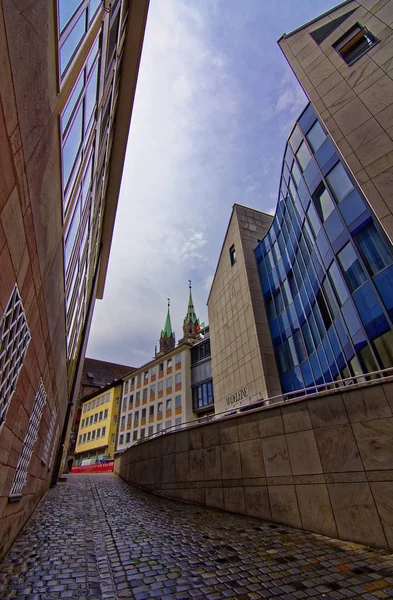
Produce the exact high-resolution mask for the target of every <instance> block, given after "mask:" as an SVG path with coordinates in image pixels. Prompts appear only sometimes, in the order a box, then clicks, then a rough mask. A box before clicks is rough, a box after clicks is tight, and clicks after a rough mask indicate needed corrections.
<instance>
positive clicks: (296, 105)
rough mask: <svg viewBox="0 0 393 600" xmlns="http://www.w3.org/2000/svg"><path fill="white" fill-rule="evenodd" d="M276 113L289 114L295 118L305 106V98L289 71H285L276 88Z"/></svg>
mask: <svg viewBox="0 0 393 600" xmlns="http://www.w3.org/2000/svg"><path fill="white" fill-rule="evenodd" d="M277 94H278V97H277V100H276V105H275V111H276V113H282V112H284V111H285V112H290V113H294V114H295V116H297V113H299V112H300V111H301V110H302V109H303V108H304V107H305V105H306V97H305V95H304V92H303V90H302V88H301V86H300V85H299V83H298V82H297V80H296V78H295V76H294V75H293V73H292V72H291V71H290V70H287V71H286V73H285V75H284V77H283V78H282V80H281V82H280V85H279V86H278V88H277Z"/></svg>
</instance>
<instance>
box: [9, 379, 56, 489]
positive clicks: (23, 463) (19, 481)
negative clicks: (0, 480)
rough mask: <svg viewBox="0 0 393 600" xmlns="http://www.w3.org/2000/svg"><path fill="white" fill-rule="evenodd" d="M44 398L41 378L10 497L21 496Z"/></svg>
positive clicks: (44, 401)
mask: <svg viewBox="0 0 393 600" xmlns="http://www.w3.org/2000/svg"><path fill="white" fill-rule="evenodd" d="M46 398H47V396H46V391H45V388H44V384H43V381H42V379H41V381H40V384H39V386H38V392H37V394H36V397H35V402H34V407H33V412H32V413H31V416H30V421H29V426H28V428H27V432H26V436H25V439H24V442H23V447H22V452H21V455H20V457H19V461H18V465H17V467H16V471H15V476H14V481H13V483H12V487H11V491H10V493H9V497H10V498H18V497H19V496H21V495H22V490H23V488H24V486H25V485H26V481H27V475H28V473H29V466H30V461H31V456H32V454H33V448H34V444H35V443H36V440H37V436H38V428H39V426H40V422H41V417H42V413H43V411H44V408H45V404H46Z"/></svg>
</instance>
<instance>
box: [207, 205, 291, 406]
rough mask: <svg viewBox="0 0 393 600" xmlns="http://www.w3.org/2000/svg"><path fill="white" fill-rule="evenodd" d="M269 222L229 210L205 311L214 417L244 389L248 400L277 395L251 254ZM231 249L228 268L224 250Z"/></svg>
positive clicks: (254, 214) (249, 213) (265, 217)
mask: <svg viewBox="0 0 393 600" xmlns="http://www.w3.org/2000/svg"><path fill="white" fill-rule="evenodd" d="M272 220H273V217H271V216H270V215H267V214H265V213H261V212H260V211H256V210H253V209H251V208H247V207H245V206H240V205H237V204H235V205H234V207H233V211H232V215H231V219H230V222H229V225H228V230H227V233H226V236H225V240H224V243H223V247H222V250H221V255H220V258H219V261H218V265H217V270H216V273H215V276H214V280H213V284H212V287H211V291H210V295H209V299H208V309H209V326H210V344H211V353H212V370H213V382H214V405H215V410H216V412H220V411H223V410H226V409H227V408H228V406H229V405H228V403H227V400H226V398H227V397H232V395H233V394H235V393H236V392H237V391H239V390H241V389H243V388H244V387H246V388H247V393H248V396H249V398H252V397H254V399H255V395H256V394H258V393H261V394H262V396H263V398H267V397H271V396H274V395H276V394H280V393H281V387H280V381H279V378H278V373H277V365H276V361H275V357H274V351H273V345H272V340H271V337H270V331H269V326H268V322H267V316H266V311H265V304H264V300H263V296H262V290H261V284H260V281H259V277H258V270H257V263H256V260H255V255H254V249H255V247H256V246H257V244H258V238H259V239H262V238H264V237H265V235H266V233H267V232H268V230H269V227H270V225H271V223H272ZM232 245H234V246H235V250H236V262H235V264H234V265H231V260H230V255H229V249H230V248H231V246H232Z"/></svg>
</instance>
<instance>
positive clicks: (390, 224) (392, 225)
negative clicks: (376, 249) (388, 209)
mask: <svg viewBox="0 0 393 600" xmlns="http://www.w3.org/2000/svg"><path fill="white" fill-rule="evenodd" d="M381 224H382V227H383V228H384V230H385V233H386V235H387V236H388V237H389V238H390V240H391V242H392V243H393V215H388V216H387V217H384V218H383V219H381Z"/></svg>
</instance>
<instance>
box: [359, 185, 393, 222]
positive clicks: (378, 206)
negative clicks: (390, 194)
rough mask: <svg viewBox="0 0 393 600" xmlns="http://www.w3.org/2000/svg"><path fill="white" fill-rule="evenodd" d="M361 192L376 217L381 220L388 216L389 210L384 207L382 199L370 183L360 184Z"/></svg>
mask: <svg viewBox="0 0 393 600" xmlns="http://www.w3.org/2000/svg"><path fill="white" fill-rule="evenodd" d="M362 191H363V193H364V195H365V196H366V198H367V200H368V201H369V203H370V205H371V207H372V208H373V210H374V211H375V214H376V215H377V217H379V218H380V219H382V218H383V217H386V216H387V215H388V214H390V209H389V208H388V206H387V205H386V203H385V201H384V199H383V198H382V196H381V194H380V193H379V192H378V190H377V188H376V187H375V185H374V184H373V182H372V181H366V182H365V183H362Z"/></svg>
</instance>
